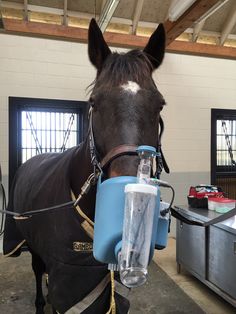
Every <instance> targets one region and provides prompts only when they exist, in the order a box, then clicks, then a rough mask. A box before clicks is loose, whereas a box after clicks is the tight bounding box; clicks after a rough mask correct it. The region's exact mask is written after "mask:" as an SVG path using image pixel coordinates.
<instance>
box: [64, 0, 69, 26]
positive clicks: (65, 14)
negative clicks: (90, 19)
mask: <svg viewBox="0 0 236 314" xmlns="http://www.w3.org/2000/svg"><path fill="white" fill-rule="evenodd" d="M67 10H68V4H67V0H64V9H63V25H65V26H67V25H68V18H67Z"/></svg>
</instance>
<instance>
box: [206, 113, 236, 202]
mask: <svg viewBox="0 0 236 314" xmlns="http://www.w3.org/2000/svg"><path fill="white" fill-rule="evenodd" d="M211 143H212V146H211V181H212V184H216V185H219V186H221V187H222V188H223V190H224V191H225V192H226V195H227V196H228V197H230V198H233V199H236V110H226V109H212V119H211Z"/></svg>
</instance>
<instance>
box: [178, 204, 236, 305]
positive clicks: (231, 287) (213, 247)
mask: <svg viewBox="0 0 236 314" xmlns="http://www.w3.org/2000/svg"><path fill="white" fill-rule="evenodd" d="M176 207H177V208H178V212H179V213H182V214H184V215H185V216H188V217H189V218H190V219H192V220H193V219H194V220H198V221H201V222H208V221H209V220H211V219H214V218H216V217H218V216H220V215H221V214H219V213H217V212H215V211H210V210H207V209H201V208H198V209H193V208H190V207H189V206H186V205H180V206H176ZM176 261H177V266H178V271H180V270H181V267H184V268H185V269H186V270H188V271H189V272H190V273H192V274H193V275H194V276H195V277H196V278H198V279H199V280H201V281H202V282H203V283H204V284H206V285H207V286H208V287H209V288H211V289H212V290H213V291H215V292H216V293H218V294H219V295H220V296H221V297H223V298H224V299H225V300H227V301H228V302H229V303H231V304H232V305H233V306H234V307H236V275H235V271H236V216H234V217H231V218H229V219H227V220H225V221H223V222H220V223H217V224H215V225H210V226H207V227H202V226H193V225H188V224H186V223H184V222H182V221H179V220H178V221H177V234H176ZM222 265H223V266H224V267H222Z"/></svg>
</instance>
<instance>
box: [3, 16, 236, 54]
mask: <svg viewBox="0 0 236 314" xmlns="http://www.w3.org/2000/svg"><path fill="white" fill-rule="evenodd" d="M3 24H4V29H5V32H6V33H14V34H21V35H22V34H25V35H29V36H32V35H34V36H38V37H49V38H54V39H55V38H56V39H63V40H69V41H77V42H87V38H88V31H87V30H86V29H82V28H77V27H68V26H64V25H52V24H45V23H36V22H26V21H22V20H13V19H6V18H5V19H3ZM104 37H105V40H106V42H107V43H108V44H109V45H110V46H116V47H125V48H143V47H145V45H146V44H147V41H148V38H147V37H143V36H136V35H129V34H117V33H111V32H106V33H105V34H104ZM167 51H168V52H172V53H182V54H193V55H202V56H208V57H215V58H228V59H236V48H231V47H224V46H216V45H206V44H199V43H192V42H184V41H177V40H176V41H174V42H172V43H171V44H170V45H169V46H168V47H167Z"/></svg>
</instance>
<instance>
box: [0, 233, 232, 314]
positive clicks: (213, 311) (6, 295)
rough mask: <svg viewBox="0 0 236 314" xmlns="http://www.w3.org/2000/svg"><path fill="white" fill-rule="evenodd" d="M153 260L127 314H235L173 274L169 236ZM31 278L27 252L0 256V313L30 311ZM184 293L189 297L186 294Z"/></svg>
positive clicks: (216, 298)
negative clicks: (144, 281) (143, 284)
mask: <svg viewBox="0 0 236 314" xmlns="http://www.w3.org/2000/svg"><path fill="white" fill-rule="evenodd" d="M154 260H155V261H156V262H157V264H158V265H159V266H160V268H158V267H156V266H155V264H152V265H151V267H150V268H151V269H150V273H149V274H150V281H149V282H148V283H147V284H146V285H145V286H146V287H144V286H143V287H144V289H143V288H142V287H140V288H137V289H134V290H136V291H135V292H134V293H131V303H132V306H131V311H130V314H148V313H149V314H156V313H158V314H177V313H181V314H188V313H191V314H201V313H206V314H233V313H234V314H235V313H236V309H235V308H233V307H232V306H231V305H229V304H228V303H227V302H225V301H224V300H223V299H222V298H220V297H219V296H218V295H216V294H215V293H214V292H212V291H211V290H210V289H208V288H207V287H206V286H204V285H203V284H202V283H201V282H199V281H198V280H197V279H195V278H194V277H193V276H191V275H190V274H188V273H187V272H184V271H183V272H181V274H178V273H177V270H176V262H175V240H174V239H172V238H171V239H169V243H168V248H167V249H166V250H163V251H156V253H155V256H154ZM166 274H167V275H168V276H169V277H170V278H171V279H172V280H173V281H174V282H175V283H176V284H177V285H178V286H179V287H180V288H181V289H179V288H178V287H177V288H176V287H174V286H173V284H172V283H171V282H172V280H171V279H169V278H168V277H167V276H166ZM154 277H155V278H154ZM33 279H34V278H33V274H32V271H31V265H30V257H29V255H28V254H27V253H24V254H22V255H21V257H20V258H15V259H13V258H10V259H6V258H3V257H0V314H6V313H7V314H13V313H14V314H15V313H17V314H18V313H19V314H23V313H24V314H32V313H34V293H35V292H34V291H35V288H34V280H33ZM16 283H17V284H16ZM171 289H172V290H171ZM45 292H46V290H45ZM45 294H46V293H45ZM186 294H187V295H188V296H189V297H190V298H188V297H186ZM160 295H161V298H158V297H157V296H160ZM193 301H194V302H196V305H195V303H194V302H193ZM163 303H165V304H167V306H166V305H165V304H164V305H163ZM168 303H169V304H168ZM173 304H174V306H173ZM50 313H51V309H50V307H49V306H47V308H46V311H45V314H50Z"/></svg>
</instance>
